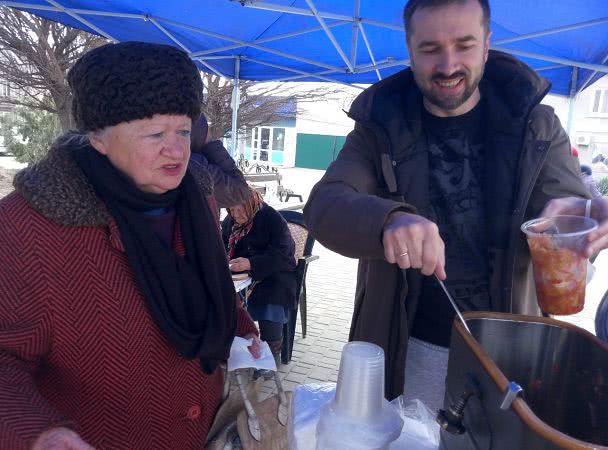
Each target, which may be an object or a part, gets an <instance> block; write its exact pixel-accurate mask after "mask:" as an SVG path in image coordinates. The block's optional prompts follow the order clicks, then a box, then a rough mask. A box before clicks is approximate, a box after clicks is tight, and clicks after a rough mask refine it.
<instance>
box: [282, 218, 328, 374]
mask: <svg viewBox="0 0 608 450" xmlns="http://www.w3.org/2000/svg"><path fill="white" fill-rule="evenodd" d="M279 212H280V214H281V215H282V216H283V218H284V219H285V220H286V221H287V226H288V227H289V231H290V232H291V237H292V238H293V240H294V242H295V244H296V251H295V258H296V261H297V262H298V265H297V266H296V282H297V284H296V298H297V299H298V305H299V309H300V319H301V322H302V337H306V272H307V270H308V264H309V263H311V262H312V261H314V260H316V259H319V257H318V256H315V255H312V254H311V253H312V247H313V245H314V243H315V239H314V238H313V237H312V236H311V235H309V234H308V228H306V224H305V223H304V215H303V214H302V213H301V212H298V211H279ZM297 318H298V307H296V308H295V309H292V310H289V312H288V321H287V323H286V324H285V325H283V348H282V349H281V362H282V363H283V364H287V363H288V362H289V361H291V353H292V351H293V340H294V335H295V333H296V321H297Z"/></svg>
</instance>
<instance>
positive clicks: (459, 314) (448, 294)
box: [435, 274, 473, 336]
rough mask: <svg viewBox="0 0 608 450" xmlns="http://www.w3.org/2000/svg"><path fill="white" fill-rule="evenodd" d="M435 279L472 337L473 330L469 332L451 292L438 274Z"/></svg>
mask: <svg viewBox="0 0 608 450" xmlns="http://www.w3.org/2000/svg"><path fill="white" fill-rule="evenodd" d="M435 279H436V280H437V282H438V283H439V286H441V289H443V292H445V295H446V296H447V297H448V300H449V301H450V303H451V304H452V308H454V311H456V315H458V318H459V319H460V321H461V322H462V325H464V327H465V329H466V330H467V331H468V332H469V334H470V335H471V336H473V334H472V333H471V330H469V327H468V326H467V323H466V322H465V321H464V317H462V314H461V313H460V309H458V306H457V305H456V302H455V301H454V299H453V298H452V296H451V295H450V293H449V291H448V290H447V288H446V287H445V284H444V283H443V281H441V280H440V279H439V277H438V276H437V274H435Z"/></svg>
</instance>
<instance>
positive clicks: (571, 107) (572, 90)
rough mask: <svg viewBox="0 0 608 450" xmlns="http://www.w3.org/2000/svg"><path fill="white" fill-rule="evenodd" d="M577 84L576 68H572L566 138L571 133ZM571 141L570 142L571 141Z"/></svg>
mask: <svg viewBox="0 0 608 450" xmlns="http://www.w3.org/2000/svg"><path fill="white" fill-rule="evenodd" d="M577 83H578V67H573V68H572V79H571V80H570V95H569V96H568V126H567V127H566V132H567V133H568V136H571V133H572V122H573V121H574V105H575V104H576V85H577ZM571 141H572V140H571Z"/></svg>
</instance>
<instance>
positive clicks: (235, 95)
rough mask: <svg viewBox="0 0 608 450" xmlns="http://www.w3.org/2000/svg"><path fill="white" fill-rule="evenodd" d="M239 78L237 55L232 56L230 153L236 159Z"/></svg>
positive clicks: (239, 68) (239, 63)
mask: <svg viewBox="0 0 608 450" xmlns="http://www.w3.org/2000/svg"><path fill="white" fill-rule="evenodd" d="M240 78H241V58H240V56H237V57H236V58H234V84H233V86H232V105H231V106H232V148H231V149H230V150H231V151H230V154H231V155H232V157H233V158H234V159H235V160H236V159H238V157H239V151H238V148H237V145H238V143H239V140H238V137H237V132H238V130H237V126H238V124H237V121H238V115H239V104H240V102H241V91H240V87H241V86H240Z"/></svg>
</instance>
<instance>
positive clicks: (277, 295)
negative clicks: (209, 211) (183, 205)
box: [222, 203, 296, 308]
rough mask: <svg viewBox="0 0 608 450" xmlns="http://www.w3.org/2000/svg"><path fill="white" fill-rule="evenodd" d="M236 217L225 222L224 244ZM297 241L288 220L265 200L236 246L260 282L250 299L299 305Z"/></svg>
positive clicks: (259, 302) (223, 227)
mask: <svg viewBox="0 0 608 450" xmlns="http://www.w3.org/2000/svg"><path fill="white" fill-rule="evenodd" d="M233 223H234V221H233V220H232V217H230V215H228V216H226V218H225V219H224V221H223V223H222V236H223V238H224V245H225V246H226V248H228V238H229V237H230V232H231V230H232V225H233ZM294 255H295V244H294V241H293V238H292V237H291V233H290V232H289V228H287V222H286V221H285V219H283V216H281V215H280V214H279V213H278V212H277V211H275V210H274V208H272V207H271V206H268V205H267V204H265V203H264V204H263V205H262V208H260V210H259V211H258V213H257V214H256V215H255V217H254V218H253V226H252V227H251V230H250V231H249V233H247V235H246V236H245V237H244V238H243V239H241V240H240V241H239V242H238V243H237V245H236V248H235V253H234V258H238V257H241V258H248V259H249V262H250V264H251V277H252V279H253V281H254V282H257V283H256V285H255V287H254V289H253V291H252V293H251V295H250V296H249V298H248V301H249V302H251V303H256V304H261V305H266V304H273V305H281V306H284V307H286V308H295V307H296V274H295V269H296V260H295V256H294Z"/></svg>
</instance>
